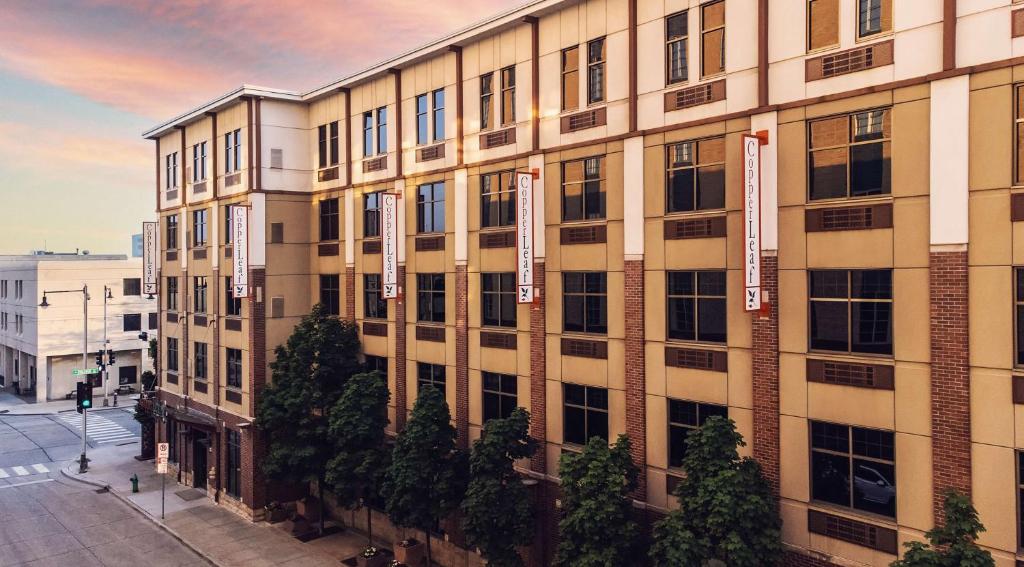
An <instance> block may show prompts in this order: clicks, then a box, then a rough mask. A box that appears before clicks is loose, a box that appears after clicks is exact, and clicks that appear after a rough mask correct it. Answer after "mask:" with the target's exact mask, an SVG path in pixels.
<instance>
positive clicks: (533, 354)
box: [530, 260, 548, 474]
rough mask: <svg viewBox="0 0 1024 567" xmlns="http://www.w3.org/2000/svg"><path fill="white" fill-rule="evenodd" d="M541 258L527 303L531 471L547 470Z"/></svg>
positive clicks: (545, 333) (545, 375) (544, 336)
mask: <svg viewBox="0 0 1024 567" xmlns="http://www.w3.org/2000/svg"><path fill="white" fill-rule="evenodd" d="M545 277H546V276H545V274H544V261H543V260H537V261H535V262H534V270H533V287H534V288H535V291H534V293H535V294H537V297H539V299H536V300H534V302H533V305H530V437H533V438H534V439H536V440H537V443H538V445H539V446H538V448H537V452H536V453H534V454H533V457H531V458H530V468H531V469H532V470H533V471H534V472H538V473H541V474H545V473H546V472H547V455H546V454H545V453H546V449H547V447H546V442H547V426H546V421H547V407H548V404H547V366H546V365H547V310H546V308H545V305H546V300H547V297H546V295H545V294H546V290H545V287H544V280H545Z"/></svg>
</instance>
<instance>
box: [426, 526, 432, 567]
mask: <svg viewBox="0 0 1024 567" xmlns="http://www.w3.org/2000/svg"><path fill="white" fill-rule="evenodd" d="M425 531H426V533H427V567H433V565H434V560H433V559H432V558H431V556H430V528H427V529H426V530H425Z"/></svg>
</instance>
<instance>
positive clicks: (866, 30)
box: [857, 0, 892, 39]
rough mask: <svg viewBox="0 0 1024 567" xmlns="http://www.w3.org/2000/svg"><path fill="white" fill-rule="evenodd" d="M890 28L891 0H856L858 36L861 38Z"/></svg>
mask: <svg viewBox="0 0 1024 567" xmlns="http://www.w3.org/2000/svg"><path fill="white" fill-rule="evenodd" d="M891 30H892V1H891V0H857V37H858V38H861V39H863V38H865V37H870V36H873V35H877V34H880V33H885V32H888V31H891Z"/></svg>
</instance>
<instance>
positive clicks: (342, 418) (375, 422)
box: [327, 372, 391, 546]
mask: <svg viewBox="0 0 1024 567" xmlns="http://www.w3.org/2000/svg"><path fill="white" fill-rule="evenodd" d="M390 397H391V394H390V392H388V384H387V381H386V380H385V379H384V377H383V376H381V375H380V373H378V372H369V373H363V374H356V375H355V376H352V377H351V378H349V380H348V384H346V385H345V392H344V393H343V394H342V395H341V398H340V399H339V400H338V402H337V403H336V404H334V407H332V408H331V412H330V424H329V429H328V432H329V433H330V436H331V438H332V439H333V440H334V445H335V447H336V448H337V449H336V451H337V452H336V454H335V455H334V458H332V459H331V460H330V461H329V462H328V463H327V485H328V486H330V487H331V490H332V492H334V495H335V496H336V497H337V499H338V503H339V504H341V505H342V506H345V507H346V508H354V507H357V506H366V527H367V530H366V531H367V534H366V539H367V545H368V546H371V545H373V523H372V522H373V514H372V512H371V509H370V502H372V501H373V500H375V499H376V498H377V495H378V493H379V492H380V486H381V484H382V482H383V480H384V473H385V471H386V470H387V464H388V459H389V457H390V456H389V454H388V450H387V447H386V446H385V444H384V438H385V433H384V428H385V427H387V425H388V399H389V398H390Z"/></svg>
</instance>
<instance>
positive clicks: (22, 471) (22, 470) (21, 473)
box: [11, 467, 28, 476]
mask: <svg viewBox="0 0 1024 567" xmlns="http://www.w3.org/2000/svg"><path fill="white" fill-rule="evenodd" d="M11 470H12V471H14V474H16V475H18V476H25V475H27V474H28V469H26V468H25V467H11Z"/></svg>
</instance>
